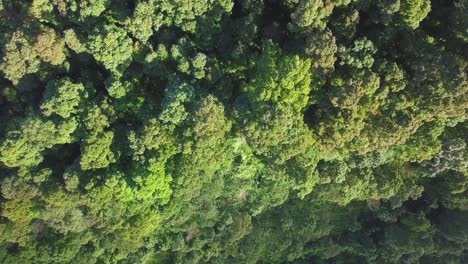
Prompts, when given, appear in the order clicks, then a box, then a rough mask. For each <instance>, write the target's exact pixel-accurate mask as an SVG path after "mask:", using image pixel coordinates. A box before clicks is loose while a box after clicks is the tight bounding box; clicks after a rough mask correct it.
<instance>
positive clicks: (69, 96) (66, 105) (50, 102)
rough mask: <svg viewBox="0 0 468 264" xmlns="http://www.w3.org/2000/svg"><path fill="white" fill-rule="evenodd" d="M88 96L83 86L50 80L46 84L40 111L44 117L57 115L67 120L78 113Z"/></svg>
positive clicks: (69, 81)
mask: <svg viewBox="0 0 468 264" xmlns="http://www.w3.org/2000/svg"><path fill="white" fill-rule="evenodd" d="M87 96H88V94H87V92H86V90H85V88H84V86H83V84H81V83H78V84H75V83H73V82H72V81H71V80H70V79H68V78H65V79H59V80H52V81H50V82H48V83H47V87H46V90H45V92H44V99H43V100H42V101H43V103H42V105H41V109H42V111H43V113H44V114H45V115H46V116H50V115H51V114H57V115H59V116H61V117H62V118H69V117H70V116H71V115H74V114H76V113H77V112H78V111H79V108H78V107H79V106H80V105H81V104H82V102H83V100H84V99H86V98H87Z"/></svg>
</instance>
